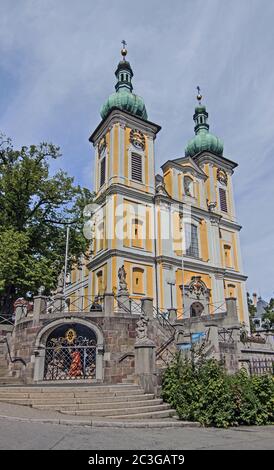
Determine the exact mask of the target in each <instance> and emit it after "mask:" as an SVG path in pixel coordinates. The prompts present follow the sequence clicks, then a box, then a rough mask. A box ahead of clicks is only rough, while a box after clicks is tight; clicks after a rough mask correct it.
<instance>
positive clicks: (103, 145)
mask: <svg viewBox="0 0 274 470" xmlns="http://www.w3.org/2000/svg"><path fill="white" fill-rule="evenodd" d="M106 148H107V141H106V136H104V137H103V138H102V139H101V140H100V142H99V145H98V152H99V157H101V156H102V155H103V154H104V152H105V150H106Z"/></svg>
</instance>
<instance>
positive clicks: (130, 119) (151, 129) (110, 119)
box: [89, 108, 161, 145]
mask: <svg viewBox="0 0 274 470" xmlns="http://www.w3.org/2000/svg"><path fill="white" fill-rule="evenodd" d="M116 123H120V124H122V125H125V126H128V127H131V128H133V129H134V128H135V127H137V128H138V129H139V130H140V131H142V132H144V133H146V134H147V135H150V136H151V137H152V138H153V139H154V138H155V136H156V134H157V133H158V132H159V131H160V130H161V126H159V125H158V124H155V123H154V122H151V121H146V120H144V119H142V118H139V117H138V116H134V115H133V114H130V113H127V112H126V111H122V110H121V109H119V108H112V110H111V111H110V113H109V114H108V115H107V116H106V118H105V119H103V120H102V121H101V122H100V123H99V124H98V126H97V127H96V129H95V130H94V132H93V133H92V134H91V136H90V138H89V141H90V142H92V143H93V144H94V145H96V144H97V142H98V140H100V139H101V138H102V136H103V135H104V133H105V132H106V130H107V129H108V128H111V127H112V126H113V125H114V124H116Z"/></svg>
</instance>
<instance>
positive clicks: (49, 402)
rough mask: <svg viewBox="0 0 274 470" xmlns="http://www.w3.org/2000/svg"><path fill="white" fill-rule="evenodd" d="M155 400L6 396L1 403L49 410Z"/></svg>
mask: <svg viewBox="0 0 274 470" xmlns="http://www.w3.org/2000/svg"><path fill="white" fill-rule="evenodd" d="M26 395H27V394H26ZM153 398H154V395H153V394H146V395H144V394H141V393H138V394H135V395H116V396H114V395H112V396H106V395H99V394H98V396H95V397H94V396H87V397H85V398H75V397H71V398H64V397H63V398H62V397H60V396H55V397H54V398H35V399H33V398H28V397H27V396H26V397H25V398H18V396H16V397H11V396H5V397H1V398H0V403H1V402H4V403H14V404H17V405H29V406H38V405H46V406H48V407H49V408H50V407H52V406H54V405H62V404H63V405H70V404H71V405H77V404H86V403H96V404H100V403H102V401H103V402H104V403H113V402H114V401H123V402H125V403H127V402H129V401H139V400H151V399H153Z"/></svg>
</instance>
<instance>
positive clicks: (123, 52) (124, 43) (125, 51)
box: [121, 39, 127, 60]
mask: <svg viewBox="0 0 274 470" xmlns="http://www.w3.org/2000/svg"><path fill="white" fill-rule="evenodd" d="M121 42H122V45H123V48H122V50H121V54H122V56H123V59H124V60H125V57H126V55H127V50H126V45H127V43H126V41H125V40H124V39H123V40H122V41H121Z"/></svg>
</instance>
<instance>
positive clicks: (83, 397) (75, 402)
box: [0, 384, 176, 421]
mask: <svg viewBox="0 0 274 470" xmlns="http://www.w3.org/2000/svg"><path fill="white" fill-rule="evenodd" d="M3 402H5V403H13V404H17V405H26V406H30V407H33V408H37V409H40V410H55V411H58V412H59V413H64V414H67V415H79V416H89V417H92V418H94V419H106V420H108V421H109V420H113V419H115V420H142V419H153V420H160V419H166V418H168V419H169V420H170V418H172V417H175V416H176V413H175V411H174V410H172V409H171V408H170V405H168V404H167V403H163V400H162V399H161V398H156V397H155V396H154V395H153V394H145V393H144V392H143V390H142V389H141V387H139V386H138V385H134V384H118V385H89V386H86V385H79V386H75V385H61V384H60V385H58V386H52V385H48V386H36V385H35V386H16V387H10V386H6V387H0V403H3Z"/></svg>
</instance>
